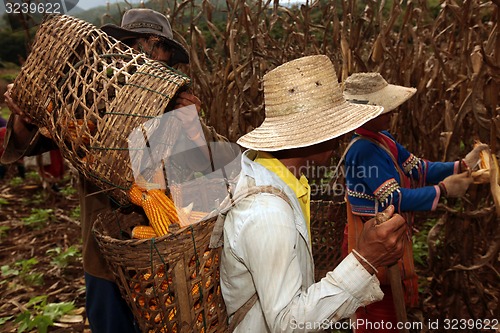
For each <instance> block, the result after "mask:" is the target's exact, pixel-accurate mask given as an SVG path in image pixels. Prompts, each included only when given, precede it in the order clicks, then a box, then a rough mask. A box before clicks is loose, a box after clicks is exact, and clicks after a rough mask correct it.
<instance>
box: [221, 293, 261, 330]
mask: <svg viewBox="0 0 500 333" xmlns="http://www.w3.org/2000/svg"><path fill="white" fill-rule="evenodd" d="M258 299H259V297H258V296H257V293H255V294H253V295H252V297H250V298H249V299H248V301H246V302H245V304H243V305H242V306H241V308H239V309H238V310H236V312H235V313H234V315H233V320H231V322H230V323H229V326H228V328H227V332H228V333H233V332H234V330H235V329H236V327H237V326H238V325H239V324H240V323H241V321H242V320H243V318H245V316H246V315H247V313H248V311H250V309H251V308H252V307H253V306H254V305H255V303H257V300H258Z"/></svg>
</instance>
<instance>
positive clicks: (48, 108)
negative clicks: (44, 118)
mask: <svg viewBox="0 0 500 333" xmlns="http://www.w3.org/2000/svg"><path fill="white" fill-rule="evenodd" d="M53 110H54V103H52V101H49V105H47V113H52V111H53Z"/></svg>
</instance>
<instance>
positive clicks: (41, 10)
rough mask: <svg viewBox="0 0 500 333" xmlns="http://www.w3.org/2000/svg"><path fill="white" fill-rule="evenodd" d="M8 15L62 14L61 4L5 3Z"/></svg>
mask: <svg viewBox="0 0 500 333" xmlns="http://www.w3.org/2000/svg"><path fill="white" fill-rule="evenodd" d="M5 12H6V13H7V14H62V8H61V3H58V2H55V3H34V2H32V3H26V2H24V3H17V2H15V3H10V2H6V3H5Z"/></svg>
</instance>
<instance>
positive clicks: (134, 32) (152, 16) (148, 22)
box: [101, 8, 189, 66]
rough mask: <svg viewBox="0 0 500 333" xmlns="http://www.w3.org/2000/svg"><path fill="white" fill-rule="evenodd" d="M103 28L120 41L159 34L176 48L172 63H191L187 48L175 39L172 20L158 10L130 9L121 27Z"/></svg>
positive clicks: (108, 26) (112, 25) (107, 26)
mask: <svg viewBox="0 0 500 333" xmlns="http://www.w3.org/2000/svg"><path fill="white" fill-rule="evenodd" d="M101 30H102V31H104V32H105V33H107V34H108V35H110V36H113V37H114V38H116V39H118V40H120V41H123V40H125V39H129V38H147V37H148V36H150V35H155V36H159V37H161V38H162V40H163V42H164V43H165V44H167V45H168V46H170V47H171V48H172V49H173V50H174V52H173V54H172V58H171V59H170V65H172V66H173V65H175V64H177V63H184V64H187V63H189V55H188V52H187V50H186V49H185V48H184V46H182V45H181V44H180V43H179V42H177V41H176V40H174V34H173V32H172V27H171V26H170V22H169V21H168V19H167V18H166V17H165V16H164V15H163V14H161V13H158V12H157V11H154V10H151V9H147V8H133V9H130V10H128V11H126V12H125V14H123V18H122V23H121V26H120V27H119V26H117V25H115V24H105V25H103V26H102V27H101Z"/></svg>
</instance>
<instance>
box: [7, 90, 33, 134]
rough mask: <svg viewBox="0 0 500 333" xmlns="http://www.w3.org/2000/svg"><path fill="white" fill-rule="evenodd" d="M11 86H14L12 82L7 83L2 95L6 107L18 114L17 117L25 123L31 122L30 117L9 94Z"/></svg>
mask: <svg viewBox="0 0 500 333" xmlns="http://www.w3.org/2000/svg"><path fill="white" fill-rule="evenodd" d="M12 87H14V84H13V83H11V84H9V85H7V91H6V92H5V94H4V95H3V96H4V98H5V104H7V107H8V108H9V110H10V111H11V112H12V113H13V114H15V115H17V116H18V119H20V120H22V121H23V122H25V123H28V124H31V123H32V120H31V118H30V117H28V116H27V115H26V114H25V113H24V112H23V111H22V110H21V108H20V107H19V106H18V105H17V104H16V103H15V102H14V100H13V99H12V95H11V92H12Z"/></svg>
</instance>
